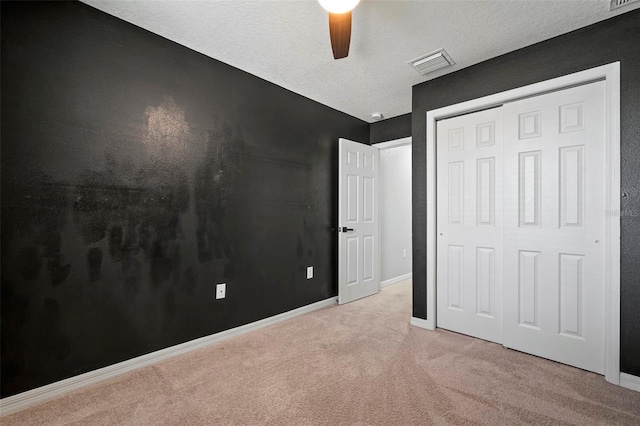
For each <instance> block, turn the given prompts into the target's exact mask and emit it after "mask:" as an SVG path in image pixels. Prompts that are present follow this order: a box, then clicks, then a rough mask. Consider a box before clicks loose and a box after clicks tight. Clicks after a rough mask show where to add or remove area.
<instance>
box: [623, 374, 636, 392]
mask: <svg viewBox="0 0 640 426" xmlns="http://www.w3.org/2000/svg"><path fill="white" fill-rule="evenodd" d="M620 386H622V387H623V388H627V389H631V390H634V391H637V392H640V377H638V376H633V375H631V374H627V373H620Z"/></svg>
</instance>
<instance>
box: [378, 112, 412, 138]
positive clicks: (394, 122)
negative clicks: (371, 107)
mask: <svg viewBox="0 0 640 426" xmlns="http://www.w3.org/2000/svg"><path fill="white" fill-rule="evenodd" d="M409 136H411V113H409V114H403V115H399V116H397V117H393V118H388V119H386V120H382V121H376V122H375V123H371V130H370V132H369V142H370V143H371V144H374V143H379V142H385V141H391V140H395V139H401V138H406V137H409Z"/></svg>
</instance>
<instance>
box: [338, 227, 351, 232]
mask: <svg viewBox="0 0 640 426" xmlns="http://www.w3.org/2000/svg"><path fill="white" fill-rule="evenodd" d="M338 230H339V231H340V232H349V231H353V228H347V227H346V226H343V227H342V228H339V229H338Z"/></svg>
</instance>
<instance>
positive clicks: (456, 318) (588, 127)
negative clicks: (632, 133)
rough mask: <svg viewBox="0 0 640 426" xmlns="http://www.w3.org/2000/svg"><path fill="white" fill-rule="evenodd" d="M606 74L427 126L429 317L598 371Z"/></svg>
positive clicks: (601, 330)
mask: <svg viewBox="0 0 640 426" xmlns="http://www.w3.org/2000/svg"><path fill="white" fill-rule="evenodd" d="M605 117H606V111H605V83H604V82H602V81H600V82H595V83H591V84H587V85H583V86H579V87H574V88H570V89H565V90H561V91H558V92H553V93H549V94H545V95H540V96H535V97H531V98H527V99H524V100H520V101H516V102H510V103H506V104H505V105H504V106H502V107H500V108H496V109H493V110H487V111H481V112H478V113H473V114H468V115H465V116H460V117H456V118H452V119H448V120H442V121H440V122H438V124H437V232H438V235H437V260H436V268H437V269H436V273H437V284H436V291H437V324H438V326H439V327H443V328H447V329H450V330H453V331H457V332H460V333H464V334H468V335H472V336H475V337H480V338H482V339H486V340H491V341H495V342H500V343H502V344H504V345H505V346H507V347H509V348H513V349H517V350H520V351H523V352H527V353H531V354H534V355H538V356H541V357H544V358H549V359H552V360H555V361H559V362H563V363H566V364H570V365H573V366H576V367H580V368H583V369H585V370H590V371H594V372H597V373H603V372H604V325H605V320H604V302H605V265H604V260H605V247H604V241H605V230H606V228H605V226H606V217H605V202H606V200H605V193H606V192H605V159H606V153H605V140H606V135H605V131H606V122H605Z"/></svg>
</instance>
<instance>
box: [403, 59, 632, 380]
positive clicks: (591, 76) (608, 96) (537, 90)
mask: <svg viewBox="0 0 640 426" xmlns="http://www.w3.org/2000/svg"><path fill="white" fill-rule="evenodd" d="M598 80H604V81H605V83H606V85H605V86H606V88H605V104H606V105H605V108H606V111H607V117H606V141H605V149H606V158H605V176H606V177H605V179H606V183H605V197H606V201H605V209H606V210H605V211H604V212H603V214H605V215H606V231H605V233H606V235H605V268H606V270H605V307H604V316H605V317H604V321H605V324H604V339H605V342H604V348H605V354H604V362H605V365H604V371H605V379H606V380H607V381H608V382H611V383H614V384H616V385H619V384H620V218H619V216H618V215H617V214H616V212H618V210H619V209H620V192H621V190H620V62H614V63H611V64H608V65H602V66H599V67H596V68H591V69H588V70H585V71H580V72H577V73H574V74H569V75H565V76H563V77H558V78H554V79H551V80H546V81H542V82H540V83H535V84H531V85H528V86H524V87H519V88H516V89H512V90H507V91H505V92H501V93H497V94H493V95H489V96H484V97H482V98H478V99H473V100H470V101H466V102H461V103H458V104H455V105H449V106H446V107H442V108H438V109H435V110H431V111H428V112H427V141H426V142H427V150H426V156H427V159H426V160H427V194H426V195H427V255H426V257H427V292H426V296H427V300H426V302H427V319H426V320H421V319H418V318H414V319H415V320H416V321H413V320H414V319H412V323H414V324H416V325H420V326H421V327H423V328H427V329H430V330H435V328H436V326H437V321H436V318H437V311H436V309H437V307H436V280H437V276H436V255H437V253H436V247H437V245H436V243H437V232H436V225H437V221H436V211H437V210H436V176H437V175H436V167H437V161H436V122H437V121H438V120H442V119H444V118H450V117H453V116H456V115H462V114H468V113H471V112H475V111H479V110H482V109H486V108H490V107H495V106H499V105H501V104H503V103H505V102H509V101H515V100H518V99H523V98H528V97H532V96H537V95H541V94H544V93H548V92H552V91H558V90H562V89H567V88H570V87H573V86H577V85H583V84H587V83H591V82H594V81H598Z"/></svg>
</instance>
